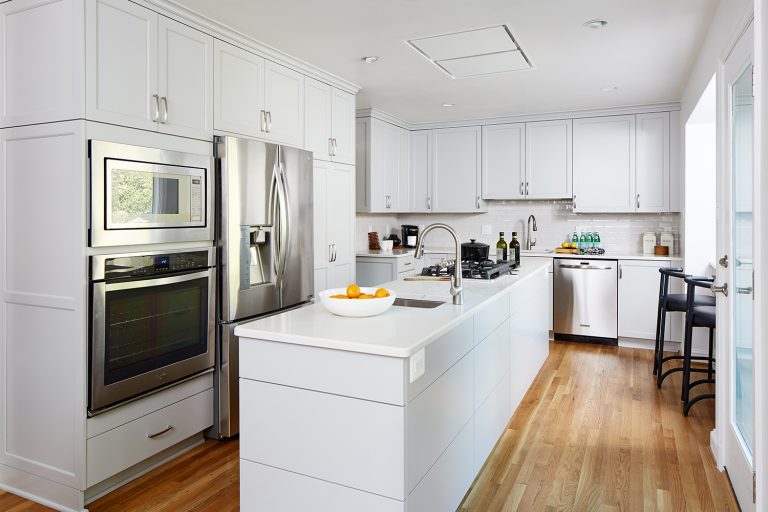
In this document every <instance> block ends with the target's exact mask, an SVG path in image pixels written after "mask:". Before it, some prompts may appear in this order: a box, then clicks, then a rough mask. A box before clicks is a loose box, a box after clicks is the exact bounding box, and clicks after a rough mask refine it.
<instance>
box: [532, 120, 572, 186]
mask: <svg viewBox="0 0 768 512" xmlns="http://www.w3.org/2000/svg"><path fill="white" fill-rule="evenodd" d="M572 130H573V121H571V120H570V119H560V120H556V121H539V122H535V123H525V197H526V198H527V199H565V198H570V197H571V196H572V182H573V159H572V156H573V149H572V141H573V134H572Z"/></svg>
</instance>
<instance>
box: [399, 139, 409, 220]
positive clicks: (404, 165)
mask: <svg viewBox="0 0 768 512" xmlns="http://www.w3.org/2000/svg"><path fill="white" fill-rule="evenodd" d="M410 167H411V133H410V132H409V131H408V130H405V129H403V128H400V129H398V131H397V211H398V212H408V211H410V209H409V203H410V201H409V200H408V199H409V197H410V196H411V180H410V178H411V172H410V171H411V169H410Z"/></svg>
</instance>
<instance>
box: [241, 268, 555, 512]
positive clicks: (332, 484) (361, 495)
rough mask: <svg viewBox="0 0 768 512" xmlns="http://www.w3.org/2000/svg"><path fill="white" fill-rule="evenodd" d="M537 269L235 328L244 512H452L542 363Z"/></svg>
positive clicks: (417, 288) (400, 290)
mask: <svg viewBox="0 0 768 512" xmlns="http://www.w3.org/2000/svg"><path fill="white" fill-rule="evenodd" d="M548 279H549V274H548V272H547V262H546V261H541V260H538V259H534V258H531V259H528V260H524V261H523V264H522V267H521V268H520V270H519V275H516V276H505V277H502V278H499V279H496V280H494V281H471V280H465V281H464V305H462V306H455V305H453V304H452V303H451V298H450V295H449V293H448V288H449V285H448V283H447V282H421V281H410V282H409V281H402V280H400V281H394V282H391V283H387V284H386V285H385V286H386V287H387V288H390V289H393V290H395V291H396V292H397V294H398V296H399V297H407V298H416V299H428V300H439V301H444V302H445V303H444V304H442V305H440V306H439V307H436V308H433V309H422V308H412V307H400V306H393V307H392V308H391V309H390V310H389V311H387V312H386V313H384V314H383V315H380V316H376V317H371V318H342V317H336V316H333V315H331V314H330V313H328V312H327V311H326V310H325V309H324V308H323V307H322V306H321V305H320V304H315V305H311V306H308V307H305V308H301V309H297V310H293V311H288V312H286V313H283V314H280V315H276V316H273V317H269V318H265V319H261V320H257V321H255V322H251V323H249V324H244V325H242V326H240V327H238V329H237V331H236V334H237V335H238V336H239V337H240V339H241V341H240V409H241V429H240V430H241V434H240V458H241V464H240V471H241V473H240V498H241V508H242V509H243V510H270V511H277V512H280V511H305V510H317V511H324V510H329V511H331V510H332V511H334V512H336V511H350V512H352V511H360V510H365V511H370V512H377V511H381V512H389V511H392V512H394V511H399V512H404V511H406V510H407V511H409V512H426V511H444V510H454V509H455V508H456V507H457V506H458V505H459V503H460V502H461V500H462V498H463V496H464V494H465V493H466V491H467V490H468V488H469V487H470V485H471V484H472V481H473V480H474V478H475V476H476V475H477V473H478V472H479V470H480V468H481V467H482V465H483V464H484V462H485V460H486V458H487V457H488V455H489V453H490V452H491V450H492V449H493V447H494V445H495V444H496V441H497V440H498V438H499V436H500V435H501V433H502V432H503V430H504V428H505V426H506V424H507V422H508V421H509V419H510V417H511V416H512V414H513V413H514V410H515V409H516V408H517V406H518V405H519V403H520V401H521V400H522V398H523V395H524V394H525V392H526V391H527V389H528V387H529V386H530V384H531V382H532V381H533V379H534V378H535V376H536V374H537V373H538V371H539V369H540V368H541V366H542V364H543V363H544V361H545V359H546V357H547V355H548V352H549V340H548V323H549V319H548V311H549V308H548V304H547V300H548V287H549V284H548Z"/></svg>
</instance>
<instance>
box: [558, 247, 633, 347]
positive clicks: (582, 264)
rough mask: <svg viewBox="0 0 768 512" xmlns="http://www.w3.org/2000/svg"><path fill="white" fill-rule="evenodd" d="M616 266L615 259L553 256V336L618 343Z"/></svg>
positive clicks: (572, 339) (564, 338)
mask: <svg viewBox="0 0 768 512" xmlns="http://www.w3.org/2000/svg"><path fill="white" fill-rule="evenodd" d="M617 269H618V261H617V260H602V259H577V258H555V260H554V274H555V275H554V279H555V281H554V299H553V300H554V305H553V308H554V331H555V333H554V334H555V339H556V340H561V341H589V342H597V343H606V344H613V345H615V344H617V343H618V288H619V281H618V270H617Z"/></svg>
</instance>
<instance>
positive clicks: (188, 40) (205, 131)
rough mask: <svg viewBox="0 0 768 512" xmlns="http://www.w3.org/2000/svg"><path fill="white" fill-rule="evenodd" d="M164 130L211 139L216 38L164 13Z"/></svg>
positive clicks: (161, 82)
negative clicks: (214, 45) (214, 46)
mask: <svg viewBox="0 0 768 512" xmlns="http://www.w3.org/2000/svg"><path fill="white" fill-rule="evenodd" d="M159 26H160V43H159V44H160V54H159V60H158V62H159V72H160V74H159V79H158V80H159V91H160V93H159V94H160V98H161V105H160V131H161V132H165V133H172V134H174V135H181V136H184V137H192V138H198V139H203V140H211V137H212V136H213V38H212V37H211V36H209V35H208V34H204V33H202V32H200V31H199V30H195V29H193V28H190V27H188V26H186V25H183V24H181V23H179V22H177V21H174V20H172V19H170V18H166V17H165V16H160V24H159Z"/></svg>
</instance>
